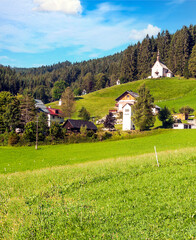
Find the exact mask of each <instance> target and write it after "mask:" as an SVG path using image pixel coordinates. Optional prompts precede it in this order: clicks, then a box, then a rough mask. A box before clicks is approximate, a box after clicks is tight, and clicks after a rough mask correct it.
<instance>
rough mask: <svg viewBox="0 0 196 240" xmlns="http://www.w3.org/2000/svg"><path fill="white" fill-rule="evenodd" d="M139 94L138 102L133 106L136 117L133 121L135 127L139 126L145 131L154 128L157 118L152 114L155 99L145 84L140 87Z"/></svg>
mask: <svg viewBox="0 0 196 240" xmlns="http://www.w3.org/2000/svg"><path fill="white" fill-rule="evenodd" d="M138 93H139V97H138V98H137V102H136V103H135V104H134V105H133V112H134V115H133V117H132V119H133V122H134V124H135V126H137V127H138V128H139V130H140V131H143V130H148V129H149V128H150V127H152V126H154V122H155V116H154V115H153V113H152V108H153V107H154V99H153V97H152V96H151V94H150V91H149V90H148V89H147V88H146V86H145V84H142V85H141V86H140V87H139V89H138Z"/></svg>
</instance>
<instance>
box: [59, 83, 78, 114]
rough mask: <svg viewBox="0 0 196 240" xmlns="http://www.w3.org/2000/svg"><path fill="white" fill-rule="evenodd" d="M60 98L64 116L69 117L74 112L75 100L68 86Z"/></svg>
mask: <svg viewBox="0 0 196 240" xmlns="http://www.w3.org/2000/svg"><path fill="white" fill-rule="evenodd" d="M61 100H62V111H63V115H64V117H68V118H70V117H71V116H72V114H73V113H74V112H75V100H74V94H73V92H72V91H71V89H70V87H68V88H66V89H65V91H64V92H63V94H62V96H61Z"/></svg>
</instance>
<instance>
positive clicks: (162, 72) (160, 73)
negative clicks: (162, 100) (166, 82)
mask: <svg viewBox="0 0 196 240" xmlns="http://www.w3.org/2000/svg"><path fill="white" fill-rule="evenodd" d="M160 77H169V78H171V77H174V74H173V73H172V71H171V70H169V68H168V67H167V66H165V65H164V64H163V63H161V62H160V56H159V51H158V54H157V61H156V62H155V64H154V66H153V67H152V71H151V78H160Z"/></svg>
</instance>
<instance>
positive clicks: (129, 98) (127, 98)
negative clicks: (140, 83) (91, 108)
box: [115, 91, 139, 112]
mask: <svg viewBox="0 0 196 240" xmlns="http://www.w3.org/2000/svg"><path fill="white" fill-rule="evenodd" d="M137 97H139V95H138V94H137V93H135V92H132V91H125V92H124V93H123V94H121V95H120V96H119V97H118V98H116V100H115V101H116V105H115V106H116V107H117V112H123V107H124V106H125V105H126V104H127V103H129V104H131V105H133V104H134V103H135V101H136V98H137Z"/></svg>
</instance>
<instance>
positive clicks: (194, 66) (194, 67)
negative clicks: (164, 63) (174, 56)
mask: <svg viewBox="0 0 196 240" xmlns="http://www.w3.org/2000/svg"><path fill="white" fill-rule="evenodd" d="M188 68H189V72H190V74H191V76H192V77H195V78H196V44H195V46H194V47H193V49H192V53H191V57H190V59H189V66H188Z"/></svg>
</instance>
